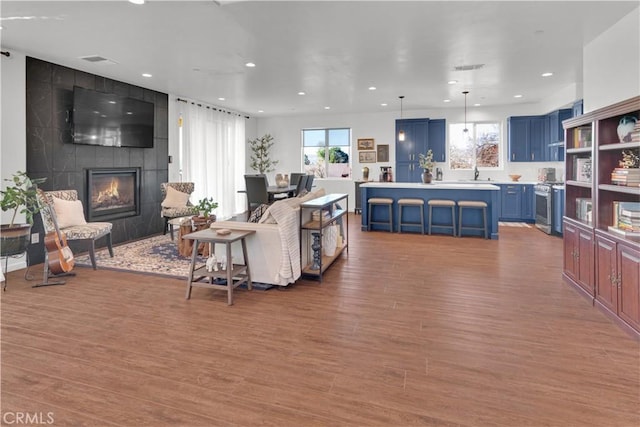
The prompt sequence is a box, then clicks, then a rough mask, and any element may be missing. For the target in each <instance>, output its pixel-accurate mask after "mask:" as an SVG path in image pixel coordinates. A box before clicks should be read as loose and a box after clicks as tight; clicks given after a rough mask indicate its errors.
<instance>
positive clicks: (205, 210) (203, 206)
mask: <svg viewBox="0 0 640 427" xmlns="http://www.w3.org/2000/svg"><path fill="white" fill-rule="evenodd" d="M217 207H218V203H216V202H214V201H213V197H209V198H206V197H205V198H204V199H200V200H199V201H198V204H197V205H196V208H197V209H198V212H200V216H202V217H205V218H210V217H211V213H212V212H213V211H214V210H215V209H216V208H217Z"/></svg>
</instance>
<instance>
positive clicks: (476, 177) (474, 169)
mask: <svg viewBox="0 0 640 427" xmlns="http://www.w3.org/2000/svg"><path fill="white" fill-rule="evenodd" d="M479 176H480V171H478V166H475V167H474V168H473V180H474V181H477V180H478V177H479Z"/></svg>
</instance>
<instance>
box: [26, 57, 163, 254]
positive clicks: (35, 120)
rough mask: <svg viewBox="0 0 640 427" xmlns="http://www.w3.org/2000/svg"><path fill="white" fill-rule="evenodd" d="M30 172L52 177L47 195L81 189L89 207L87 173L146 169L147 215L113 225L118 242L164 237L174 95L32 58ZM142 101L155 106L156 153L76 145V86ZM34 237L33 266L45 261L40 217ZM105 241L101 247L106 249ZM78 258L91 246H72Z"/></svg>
mask: <svg viewBox="0 0 640 427" xmlns="http://www.w3.org/2000/svg"><path fill="white" fill-rule="evenodd" d="M26 70H27V71H26V87H27V102H26V104H27V111H26V119H27V129H26V132H27V173H28V174H29V176H30V177H33V178H40V177H46V178H47V180H46V182H45V183H44V184H42V185H41V186H40V187H41V188H42V189H43V190H65V189H75V190H77V191H78V197H79V198H80V200H82V203H83V205H84V206H85V209H86V206H87V200H86V195H87V189H86V188H85V185H86V176H87V174H86V170H87V169H89V168H111V167H140V168H142V176H141V181H142V185H141V190H140V198H141V202H142V203H141V214H140V215H136V216H131V217H128V218H118V219H114V220H110V221H109V222H111V223H113V231H112V232H111V234H112V238H113V243H114V244H117V243H121V242H126V241H129V240H135V239H139V238H142V237H145V236H149V235H152V234H157V233H160V232H162V229H163V222H162V218H160V202H161V201H162V199H161V194H160V183H162V182H166V181H167V178H168V164H167V160H168V115H169V114H168V95H167V94H165V93H160V92H155V91H152V90H149V89H145V88H141V87H139V86H133V85H130V84H128V83H123V82H119V81H115V80H111V79H108V78H106V77H101V76H98V75H94V74H89V73H86V72H83V71H79V70H74V69H71V68H67V67H63V66H60V65H56V64H52V63H50V62H45V61H42V60H39V59H36V58H30V57H27V64H26ZM74 85H75V86H80V87H84V88H87V89H94V90H98V91H102V92H106V93H115V94H118V95H122V96H128V97H131V98H136V99H141V100H144V101H149V102H153V103H154V104H155V129H154V148H121V147H102V146H93V145H76V144H73V143H72V136H71V131H72V128H71V124H70V123H68V121H67V112H68V111H70V110H71V109H72V108H73V86H74ZM32 232H33V233H35V232H39V233H41V239H40V242H41V243H39V244H32V245H30V246H29V251H28V253H29V265H33V264H39V263H41V262H44V251H45V249H44V245H43V244H42V241H43V240H44V239H43V234H42V233H43V227H42V222H41V221H40V216H39V215H37V218H36V222H35V224H34V229H33V231H32ZM104 244H105V242H104V239H102V240H101V241H99V242H98V246H99V247H101V246H104ZM70 247H71V249H72V251H73V252H74V253H78V252H80V251H85V250H86V247H83V246H81V245H80V246H76V245H75V242H73V243H72V244H70Z"/></svg>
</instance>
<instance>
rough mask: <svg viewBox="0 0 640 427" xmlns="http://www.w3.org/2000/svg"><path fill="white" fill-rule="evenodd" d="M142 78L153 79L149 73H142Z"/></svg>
mask: <svg viewBox="0 0 640 427" xmlns="http://www.w3.org/2000/svg"><path fill="white" fill-rule="evenodd" d="M142 77H153V76H152V75H151V74H149V73H142Z"/></svg>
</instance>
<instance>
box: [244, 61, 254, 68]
mask: <svg viewBox="0 0 640 427" xmlns="http://www.w3.org/2000/svg"><path fill="white" fill-rule="evenodd" d="M244 65H245V67H249V68H253V67H255V66H256V64H254V63H253V62H247V63H246V64H244Z"/></svg>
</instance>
